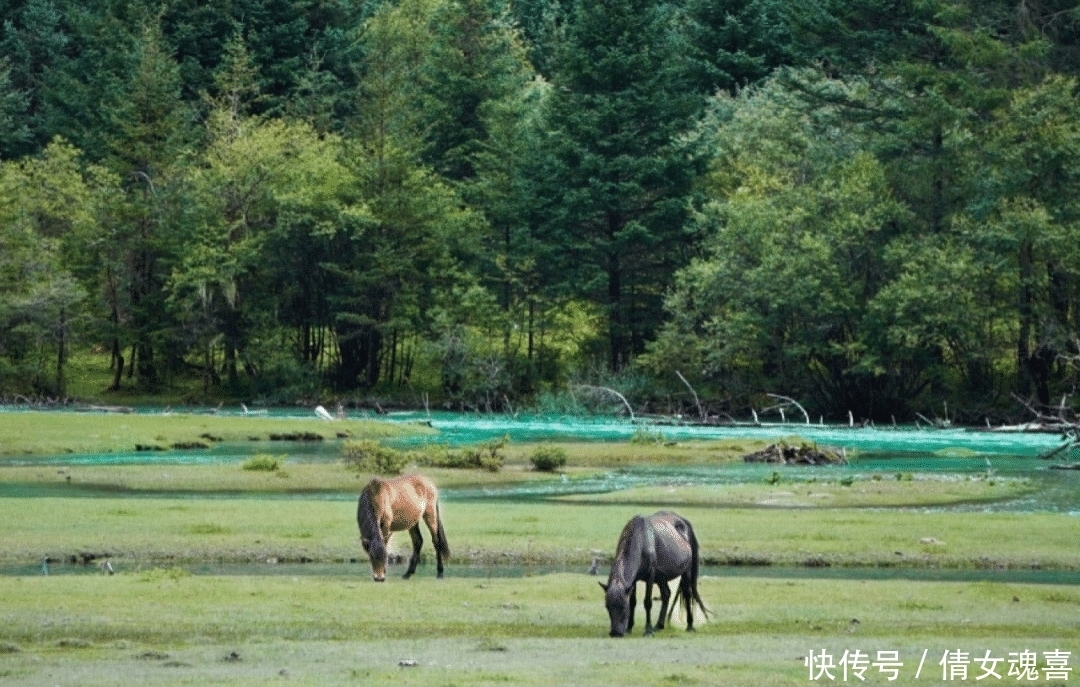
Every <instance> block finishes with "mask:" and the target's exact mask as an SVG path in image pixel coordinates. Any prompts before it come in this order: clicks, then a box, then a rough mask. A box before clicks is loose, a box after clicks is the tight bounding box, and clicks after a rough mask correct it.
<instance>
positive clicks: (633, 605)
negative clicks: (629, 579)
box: [626, 582, 637, 634]
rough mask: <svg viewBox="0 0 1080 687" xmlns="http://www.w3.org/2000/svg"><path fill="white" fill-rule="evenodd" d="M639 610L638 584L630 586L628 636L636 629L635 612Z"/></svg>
mask: <svg viewBox="0 0 1080 687" xmlns="http://www.w3.org/2000/svg"><path fill="white" fill-rule="evenodd" d="M635 609H637V582H634V583H632V584H631V585H630V617H629V619H627V621H626V634H630V631H631V630H633V629H634V610H635Z"/></svg>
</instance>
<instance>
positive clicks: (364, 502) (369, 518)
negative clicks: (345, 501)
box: [356, 484, 386, 559]
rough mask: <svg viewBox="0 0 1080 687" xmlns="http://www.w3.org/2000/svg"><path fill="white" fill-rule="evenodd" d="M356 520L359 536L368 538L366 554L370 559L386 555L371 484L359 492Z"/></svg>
mask: <svg viewBox="0 0 1080 687" xmlns="http://www.w3.org/2000/svg"><path fill="white" fill-rule="evenodd" d="M356 522H357V524H358V525H359V526H360V534H361V536H363V537H365V538H367V540H368V546H369V551H368V554H369V555H370V556H371V557H372V559H377V558H382V557H383V556H384V555H386V542H384V541H383V538H382V530H381V529H379V518H378V516H377V515H376V514H375V507H374V505H373V504H372V499H371V484H368V485H367V486H366V487H364V489H363V491H361V492H360V502H359V503H358V504H357V505H356Z"/></svg>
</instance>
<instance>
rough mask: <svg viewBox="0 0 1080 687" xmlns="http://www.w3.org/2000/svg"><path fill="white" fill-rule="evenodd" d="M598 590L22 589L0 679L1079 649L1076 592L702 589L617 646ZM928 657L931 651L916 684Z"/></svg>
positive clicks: (435, 584)
mask: <svg viewBox="0 0 1080 687" xmlns="http://www.w3.org/2000/svg"><path fill="white" fill-rule="evenodd" d="M596 580H597V578H596V577H592V576H588V575H581V574H577V575H575V574H557V575H546V576H539V577H532V578H521V579H487V580H484V579H475V578H473V579H468V578H453V577H449V578H448V579H445V580H441V581H437V580H434V579H431V578H428V577H417V578H414V579H413V580H409V581H403V580H400V579H391V580H389V581H388V582H387V583H385V584H382V585H376V584H375V583H374V582H371V581H370V579H369V578H368V577H367V574H366V570H363V569H362V567H361V566H358V569H357V577H356V578H355V579H350V578H341V577H329V578H328V577H317V576H310V577H309V576H305V577H261V576H260V577H245V576H226V577H215V576H207V577H200V576H184V575H170V574H169V573H168V571H152V572H150V573H133V574H120V575H116V576H113V577H100V576H86V577H75V578H71V577H50V578H45V577H35V578H16V579H12V580H10V581H9V583H8V584H6V585H5V586H6V589H5V596H4V609H3V613H4V620H5V622H4V623H3V624H2V625H0V643H3V644H4V645H10V646H14V647H16V648H17V650H16V651H12V652H10V653H7V654H5V658H4V660H3V662H2V663H0V672H3V674H4V676H5V677H6V678H8V679H9V680H13V681H14V682H17V683H19V684H38V683H44V684H71V683H74V682H78V683H79V684H83V685H107V684H109V685H111V684H116V682H117V681H120V680H124V681H133V682H136V683H138V684H145V685H172V684H191V683H204V684H205V683H211V684H240V685H247V684H252V685H254V684H266V682H268V681H271V682H272V681H279V680H280V681H283V682H284V681H285V678H287V682H288V683H289V684H294V683H299V684H305V685H308V684H311V685H315V684H335V685H336V684H343V685H344V684H349V685H355V684H365V685H366V684H385V683H394V684H405V685H417V686H424V687H427V686H433V685H439V686H445V685H453V684H457V685H474V684H479V685H506V684H510V685H698V684H700V685H713V684H734V685H799V684H805V683H806V682H807V676H806V673H805V670H806V669H805V668H803V665H802V657H803V656H805V655H806V654H807V652H808V650H810V649H814V650H815V651H821V650H822V649H825V650H828V651H830V652H832V653H834V654H835V655H836V659H837V660H839V657H840V655H841V654H842V653H843V651H844V650H845V649H855V648H860V649H861V650H863V651H866V652H874V651H876V650H881V649H885V650H898V651H900V653H901V660H903V661H904V662H905V666H904V669H903V670H902V676H901V680H900V681H899V684H919V683H920V682H923V681H926V680H932V681H935V682H936V681H937V680H938V679H940V668H939V667H938V666H937V665H936V662H937V660H938V659H939V658H940V655H941V654H942V653H943V652H944V651H945V650H956V649H963V650H966V651H969V652H970V653H971V654H973V655H974V654H977V655H979V656H981V655H982V653H983V651H985V650H986V649H990V650H991V651H992V652H993V654H994V655H1007V653H1008V652H1010V651H1022V650H1035V651H1040V652H1041V651H1047V650H1052V649H1064V650H1072V651H1073V652H1074V656H1075V652H1076V650H1077V648H1078V647H1080V629H1078V627H1077V625H1076V622H1075V614H1076V607H1075V606H1074V605H1072V604H1063V603H1060V602H1056V601H1051V600H1048V599H1050V598H1053V597H1054V596H1055V595H1067V594H1071V593H1072V590H1071V589H1070V588H1067V587H1051V586H1039V585H1020V584H996V583H995V584H989V583H946V582H919V583H911V582H904V581H872V582H867V581H825V580H771V579H756V578H705V579H703V580H702V581H701V593H702V596H703V597H704V599H705V601H706V603H707V604H708V605H709V606H710V607H711V608H712V610H713V611H714V612H715V614H714V616H713V618H712V619H711V620H710V621H709V622H702V621H701V619H700V618H699V620H698V628H699V629H698V632H696V633H694V634H689V633H686V632H684V631H683V630H682V626H683V623H682V622H681V620H678V619H677V620H676V621H675V622H674V623H673V627H671V628H669V629H667V630H664V631H661V632H658V633H657V636H656V637H654V638H648V639H646V638H643V637H641V629H640V625H638V627H637V628H636V629H635V632H634V634H633V635H632V636H630V637H628V638H624V639H619V640H614V639H610V638H607V637H606V636H605V635H606V632H607V616H606V613H605V611H604V607H603V598H602V595H601V592H600V590H599V589H598V588H597V587H596ZM914 602H917V603H914ZM655 610H656V609H655V608H654V612H655ZM639 612H640V609H639ZM43 619H45V620H44V621H43ZM640 622H641V621H640V620H639V623H640ZM924 649H927V650H928V651H929V653H930V654H931V655H932V656H931V658H930V659H928V665H927V666H926V668H925V669H924V672H923V675H922V678H921V680H920V681H915V680H914V679H913V678H914V672H915V669H916V666H917V664H918V659H919V657H920V656H921V654H922V651H923V650H924ZM404 660H411V661H413V662H415V664H416V666H415V667H411V668H401V667H399V664H400V663H401V662H402V661H404ZM1074 662H1075V659H1074ZM282 671H284V673H283V672H282ZM935 671H936V672H935ZM972 677H974V674H972ZM868 678H869V679H868V682H876V683H882V684H883V683H884V682H885V680H884V678H883V677H880V676H877V675H873V674H868Z"/></svg>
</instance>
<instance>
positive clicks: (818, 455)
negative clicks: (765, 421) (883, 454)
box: [743, 442, 847, 465]
mask: <svg viewBox="0 0 1080 687" xmlns="http://www.w3.org/2000/svg"><path fill="white" fill-rule="evenodd" d="M743 460H744V461H746V462H747V463H774V464H777V465H847V458H845V457H844V450H843V449H839V450H837V449H834V448H831V447H829V446H817V445H815V444H802V445H800V446H789V445H788V444H785V443H784V442H780V443H779V444H770V445H769V446H766V447H765V448H763V449H762V450H760V451H755V452H754V453H748V454H746V455H745V456H743Z"/></svg>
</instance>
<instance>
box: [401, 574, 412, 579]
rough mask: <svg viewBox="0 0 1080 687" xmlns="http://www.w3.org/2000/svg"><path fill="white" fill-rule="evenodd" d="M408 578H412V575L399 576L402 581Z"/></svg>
mask: <svg viewBox="0 0 1080 687" xmlns="http://www.w3.org/2000/svg"><path fill="white" fill-rule="evenodd" d="M410 577H412V573H405V574H404V575H402V576H401V579H403V580H407V579H409V578H410Z"/></svg>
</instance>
